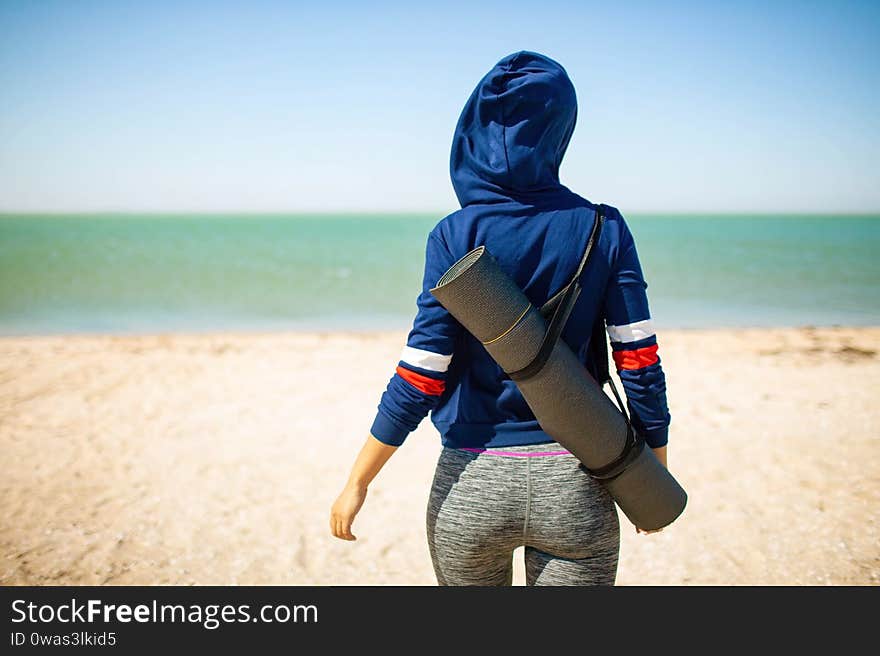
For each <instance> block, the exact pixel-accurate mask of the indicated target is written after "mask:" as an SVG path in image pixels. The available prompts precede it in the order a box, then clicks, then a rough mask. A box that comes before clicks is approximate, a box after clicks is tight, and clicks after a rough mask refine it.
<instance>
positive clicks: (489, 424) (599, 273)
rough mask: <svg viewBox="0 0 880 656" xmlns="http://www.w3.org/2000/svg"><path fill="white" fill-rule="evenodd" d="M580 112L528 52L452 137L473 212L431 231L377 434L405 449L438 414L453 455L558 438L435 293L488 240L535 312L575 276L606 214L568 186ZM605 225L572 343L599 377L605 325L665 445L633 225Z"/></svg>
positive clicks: (638, 422)
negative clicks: (597, 333) (597, 355)
mask: <svg viewBox="0 0 880 656" xmlns="http://www.w3.org/2000/svg"><path fill="white" fill-rule="evenodd" d="M576 117H577V99H576V96H575V90H574V87H573V85H572V83H571V80H569V78H568V75H567V73H566V72H565V70H564V69H563V68H562V66H560V65H559V64H558V63H556V62H555V61H553V60H551V59H549V58H547V57H545V56H543V55H540V54H537V53H534V52H518V53H515V54H513V55H509V56H507V57H505V58H504V59H502V60H501V61H499V62H498V63H497V64H496V65H495V67H494V68H492V70H491V71H489V73H488V74H487V75H486V76H485V77H484V78H483V79H482V80H481V81H480V83H479V84H478V85H477V88H476V89H475V90H474V92H473V93H472V94H471V97H470V98H469V99H468V101H467V104H466V105H465V106H464V110H463V111H462V113H461V117H460V118H459V120H458V125H457V126H456V128H455V135H454V137H453V142H452V154H451V158H450V173H451V176H452V185H453V187H454V188H455V193H456V195H457V196H458V200H459V202H460V203H461V209H460V210H458V211H456V212H453V213H452V214H450V215H449V216H447V217H445V218H444V219H443V220H441V221H440V222H439V223H438V224H437V225H436V226H435V227H434V228H433V230H431V232H430V234H429V235H428V240H427V248H426V251H425V274H424V280H423V284H422V291H421V294H420V295H419V297H418V300H417V306H418V312H417V314H416V317H415V320H414V321H413V326H412V330H411V331H410V333H409V336H408V338H407V342H406V346H405V347H404V349H403V352H402V354H401V356H400V361H399V362H398V365H397V369H396V371H395V373H394V375H393V376H392V378H391V381H390V382H389V383H388V387H387V389H386V390H385V393H384V394H383V395H382V398H381V401H380V403H379V408H378V413H377V415H376V418H375V421H374V422H373V425H372V428H371V430H370V432H371V433H372V435H373V436H374V437H375V438H376V439H378V440H380V441H381V442H384V443H386V444H390V445H395V446H396V445H400V444H402V443H403V441H404V439H405V438H406V436H407V435H408V434H409V433H410V432H411V431H412V430H414V429H415V428H416V427H417V426H418V424H419V423H420V422H421V420H422V419H424V417H425V416H426V415H427V414H428V413H429V412H430V413H431V420H432V421H433V423H434V425H435V426H436V427H437V429H438V430H439V431H440V435H441V438H442V442H443V444H444V445H445V446H448V447H452V448H462V447H467V448H481V447H499V446H511V445H519V444H540V443H545V442H551V441H553V438H552V437H550V436H549V435H547V434H546V433H545V432H544V431H543V430H542V429H541V427H540V425H539V424H538V422H537V421H536V419H535V416H534V414H533V413H532V411H531V410H530V408H529V407H528V405H527V404H526V402H525V400H524V399H523V397H522V395H521V394H520V392H519V390H518V389H517V387H516V384H515V383H514V382H513V381H512V380H510V379H509V378H508V377H507V376H506V375H505V373H504V371H503V370H502V369H501V368H500V367H499V366H498V365H497V364H496V363H495V362H494V360H492V358H491V357H490V356H489V354H488V353H487V352H486V350H485V349H484V348H483V346H482V345H481V344H480V342H479V341H478V340H477V339H476V338H474V337H473V336H472V335H471V334H470V333H468V332H467V331H466V330H465V329H464V328H463V327H462V326H461V325H460V324H459V323H458V321H456V320H455V319H454V318H453V317H452V315H450V314H449V313H448V312H447V311H446V310H445V309H444V308H443V306H441V305H440V304H439V303H438V302H437V300H436V299H434V297H433V296H432V295H431V294H430V292H429V290H430V289H431V288H432V287H434V286H435V285H436V284H437V281H438V280H439V279H440V277H441V276H442V275H443V273H445V272H446V270H447V269H448V268H449V267H450V266H451V265H452V264H453V263H454V262H456V260H458V259H459V258H461V257H462V256H463V255H465V254H466V253H467V252H468V251H470V250H472V249H473V248H475V247H477V246H480V245H485V246H486V248H488V250H489V251H490V252H491V253H492V254H493V255H494V256H495V258H496V259H497V260H498V262H499V264H500V265H501V267H502V269H504V270H505V271H506V272H507V274H509V275H510V276H511V277H512V278H513V279H514V281H515V282H516V283H517V285H518V286H519V287H520V288H521V289H522V290H523V292H524V293H525V295H526V296H527V297H528V299H529V300H530V301H531V302H532V303H533V304H534V305H535V306H537V307H540V306H541V305H543V304H544V303H545V302H546V301H547V300H548V299H550V298H551V297H552V296H553V295H554V294H556V293H557V292H558V291H559V290H560V289H561V288H562V287H563V286H565V285H566V284H567V283H568V282H569V281H570V280H571V278H572V276H573V275H574V272H575V271H576V270H577V267H578V264H579V262H580V259H581V257H582V255H583V253H584V249H585V247H586V243H587V239H588V237H589V234H590V230H591V228H592V226H593V222H594V221H595V218H596V212H595V209H596V206H595V205H594V204H593V203H591V202H590V201H588V200H586V199H585V198H582V197H581V196H578V195H577V194H575V193H573V192H572V191H570V190H569V189H567V188H566V187H564V186H563V185H562V184H561V183H560V182H559V165H560V163H561V162H562V157H563V155H564V154H565V150H566V148H567V147H568V142H569V140H570V139H571V135H572V132H573V130H574V126H575V120H576ZM604 214H605V224H604V226H603V229H602V233H601V237H600V239H599V241H598V242H597V243H596V245H595V247H594V251H593V255H592V256H591V260H590V263H589V265H588V266H587V267H586V268H585V270H584V271H583V273H582V274H581V277H580V283H581V285H582V291H581V294H580V296H579V297H578V300H577V303H576V304H575V306H574V309H573V310H572V313H571V315H570V317H569V319H568V322H567V324H566V327H565V330H564V331H563V333H562V339H563V340H565V342H566V343H567V344H568V345H569V346H570V347H571V349H572V351H573V352H574V353H575V354H577V355H578V357H579V358H580V360H581V362H583V363H584V365H585V366H586V367H587V369H588V370H589V371H591V372H595V371H596V363H595V362H593V361H592V352H591V351H590V349H589V346H590V344H589V342H590V337H591V333H592V328H593V326H594V322H595V321H596V320H597V318H599V316H600V315H601V317H602V318H603V319H604V321H605V324H606V326H607V331H608V334H609V336H610V339H611V346H612V356H613V359H614V362H615V365H616V368H617V372H618V375H619V376H620V378H621V381H622V383H623V387H624V390H625V392H626V397H627V405H628V407H629V411H630V414H631V416H632V420H633V426H634V428H635V430H636V431H637V432H639V433H640V434H641V435H643V436H644V438H645V440H646V442H647V444H648V445H650V446H652V447H658V446H662V445H664V444H666V442H667V431H668V426H669V412H668V409H667V404H666V383H665V379H664V375H663V370H662V369H661V366H660V359H659V357H658V355H657V339H656V336H655V334H654V330H653V328H652V325H651V317H650V313H649V311H648V300H647V296H646V293H645V289H646V287H647V285H646V283H645V280H644V277H643V276H642V270H641V266H640V265H639V258H638V255H637V253H636V248H635V244H634V242H633V237H632V235H631V234H630V231H629V228H628V227H627V225H626V223H625V221H624V219H623V216H621V214H620V212H618V211H617V210H616V209H614V208H613V207H609V206H607V205H606V206H605V211H604Z"/></svg>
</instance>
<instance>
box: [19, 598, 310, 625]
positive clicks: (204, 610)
mask: <svg viewBox="0 0 880 656" xmlns="http://www.w3.org/2000/svg"><path fill="white" fill-rule="evenodd" d="M317 621H318V608H317V606H315V605H314V604H265V605H263V606H260V607H259V608H257V609H255V610H254V609H252V608H251V606H250V604H239V605H237V606H235V605H232V604H204V605H203V604H160V603H159V602H158V601H156V600H155V599H154V600H152V601H151V602H149V603H145V604H136V605H131V604H105V603H104V602H102V601H101V600H100V599H89V600H87V601H86V602H84V603H83V602H80V601H77V600H76V599H71V600H70V602H69V603H61V604H35V603H34V602H28V601H26V600H24V599H16V600H15V601H13V602H12V622H13V623H22V622H28V623H31V624H48V623H52V622H59V623H61V624H69V623H70V624H76V623H83V624H90V623H94V622H104V623H106V624H110V623H113V622H119V623H122V624H128V623H131V622H139V623H143V624H149V623H160V624H161V623H164V622H170V623H181V624H187V623H188V624H199V625H201V626H203V627H204V628H206V629H208V630H213V629H216V628H218V627H219V626H221V625H222V624H229V623H236V622H265V623H267V624H270V623H287V622H293V623H309V622H311V623H317Z"/></svg>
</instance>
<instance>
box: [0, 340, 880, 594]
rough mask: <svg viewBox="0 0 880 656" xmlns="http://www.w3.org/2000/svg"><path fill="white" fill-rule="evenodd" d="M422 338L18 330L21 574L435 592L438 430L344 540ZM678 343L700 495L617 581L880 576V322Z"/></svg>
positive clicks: (6, 474) (0, 562) (4, 406)
mask: <svg viewBox="0 0 880 656" xmlns="http://www.w3.org/2000/svg"><path fill="white" fill-rule="evenodd" d="M404 339H405V334H404V333H402V332H390V333H388V332H385V333H363V334H359V333H326V334H318V333H314V334H305V333H291V334H286V333H285V334H254V335H174V336H127V337H109V336H77V337H31V338H3V339H0V453H2V463H0V583H3V584H418V585H433V584H434V577H433V572H432V570H431V565H430V561H429V558H428V549H427V545H426V541H425V528H424V512H425V503H426V499H427V495H428V488H429V485H430V480H431V475H432V471H433V466H434V462H435V459H436V456H437V454H438V452H439V449H440V446H439V438H438V436H437V434H436V431H435V429H434V428H433V426H432V425H431V423H430V421H427V420H426V421H425V422H423V423H422V425H421V426H420V428H419V429H418V430H417V431H416V432H415V433H413V434H412V435H410V437H409V439H408V440H407V442H406V443H405V444H404V446H403V447H402V448H401V449H400V450H399V451H398V453H397V454H395V456H394V458H392V460H391V461H390V462H389V464H388V466H387V467H386V469H385V471H383V472H382V473H381V474H380V476H379V478H378V479H377V480H376V482H375V483H374V485H373V486H372V487H371V490H370V492H369V495H368V498H367V502H366V505H365V506H364V509H363V511H362V512H361V515H360V516H359V517H358V520H357V521H356V523H355V533H356V534H357V535H358V536H359V540H358V541H357V542H354V543H348V542H342V541H339V540H336V539H334V538H332V537H331V536H330V534H329V531H328V527H327V518H328V511H329V508H330V505H331V503H332V501H333V499H334V498H335V496H336V494H337V493H338V491H339V488H340V487H341V485H342V484H343V482H344V480H345V478H346V476H347V473H348V468H349V466H350V464H351V461H352V460H353V458H354V456H355V453H356V451H357V449H358V448H359V447H360V445H361V443H362V442H363V440H364V439H365V437H366V434H367V430H368V428H369V426H370V423H371V421H372V419H373V416H374V413H375V407H376V404H377V403H378V399H379V396H380V394H381V392H382V391H383V390H384V388H385V385H386V383H387V381H388V378H389V376H390V375H391V372H392V370H393V368H394V366H395V365H396V361H397V356H398V353H399V351H400V347H401V346H402V344H403V342H404ZM660 345H661V347H660V349H661V350H660V353H661V356H662V357H663V363H664V368H665V370H666V372H667V382H668V387H669V402H670V410H671V413H672V416H673V424H672V429H671V437H670V453H669V457H670V467H671V468H672V469H673V471H674V472H675V474H676V476H677V477H678V478H679V480H680V481H681V482H682V484H683V485H684V486H685V488H686V489H687V490H688V492H689V494H690V502H689V505H688V508H687V510H686V511H685V514H684V515H683V516H682V517H681V518H680V519H679V520H678V521H677V522H676V523H675V524H673V525H672V526H671V527H669V528H667V529H666V530H664V531H663V532H662V533H659V534H656V535H649V536H645V535H636V533H635V530H634V529H633V527H632V526H631V525H630V524H629V523H628V522H627V520H626V518H625V517H623V516H622V515H621V522H622V524H621V525H622V545H621V560H620V566H619V570H618V583H619V584H829V583H830V584H843V583H846V584H877V583H880V429H878V428H877V426H878V425H880V403H878V402H877V393H878V391H880V354H878V352H880V328H827V329H771V330H765V329H761V330H758V329H750V330H716V331H667V332H665V333H663V334H661V335H660ZM517 555H518V559H517V564H516V568H515V582H517V583H522V581H523V576H522V564H521V554H517Z"/></svg>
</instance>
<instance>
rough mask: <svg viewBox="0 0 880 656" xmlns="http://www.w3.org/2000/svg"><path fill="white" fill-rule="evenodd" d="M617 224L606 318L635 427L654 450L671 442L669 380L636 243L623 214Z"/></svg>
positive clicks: (614, 356) (617, 366)
mask: <svg viewBox="0 0 880 656" xmlns="http://www.w3.org/2000/svg"><path fill="white" fill-rule="evenodd" d="M619 227H620V235H619V245H618V252H617V258H616V260H615V263H614V265H613V266H612V269H611V277H610V279H609V282H608V289H607V292H606V298H605V321H606V324H607V330H608V336H609V337H610V339H611V350H612V352H611V355H612V357H613V359H614V364H615V366H616V368H617V374H618V376H620V380H621V382H622V383H623V389H624V391H625V392H626V398H627V405H628V407H629V411H630V416H631V418H632V423H633V428H634V429H635V430H636V432H637V433H639V434H640V435H642V436H643V437H644V438H645V442H646V443H647V444H648V446H650V447H654V448H656V447H661V446H663V445H665V444H666V443H667V440H668V432H669V422H670V415H669V409H668V407H667V403H666V378H665V376H664V374H663V369H662V367H661V366H660V357H659V355H658V353H657V336H656V334H655V333H654V326H653V324H652V321H651V314H650V311H649V309H648V296H647V293H646V291H645V290H646V288H647V286H648V285H647V283H646V282H645V278H644V276H643V275H642V267H641V265H640V263H639V256H638V254H637V252H636V245H635V242H634V240H633V237H632V234H631V233H630V231H629V228H628V227H627V225H626V222H625V221H624V220H623V217H620V220H619Z"/></svg>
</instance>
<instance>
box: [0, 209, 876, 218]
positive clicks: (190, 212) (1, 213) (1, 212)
mask: <svg viewBox="0 0 880 656" xmlns="http://www.w3.org/2000/svg"><path fill="white" fill-rule="evenodd" d="M458 209H460V208H458ZM458 209H454V210H451V211H432V210H407V209H388V210H351V209H340V210H336V209H327V210H308V209H290V210H247V209H240V210H198V209H195V210H194V209H187V210H130V209H126V210H7V209H0V217H5V216H71V217H73V216H106V217H110V216H197V215H202V216H254V217H257V216H303V215H312V216H388V215H400V216H404V215H409V216H437V217H445V216H448V215H449V214H452V213H454V212H456V211H458ZM618 209H620V208H618ZM621 213H622V214H624V216H638V215H652V216H744V215H749V216H864V217H868V216H880V208H878V209H875V210H843V211H833V212H832V211H827V210H826V211H820V210H787V209H786V210H628V211H626V212H621Z"/></svg>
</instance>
